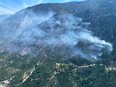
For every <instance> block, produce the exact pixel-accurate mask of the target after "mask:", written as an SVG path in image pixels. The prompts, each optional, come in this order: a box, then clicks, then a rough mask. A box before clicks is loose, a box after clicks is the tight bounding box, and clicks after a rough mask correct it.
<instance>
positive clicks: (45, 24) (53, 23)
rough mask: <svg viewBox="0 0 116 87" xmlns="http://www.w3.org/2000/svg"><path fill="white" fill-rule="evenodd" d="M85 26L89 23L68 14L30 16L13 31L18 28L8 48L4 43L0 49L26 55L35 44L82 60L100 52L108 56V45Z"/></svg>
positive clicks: (93, 57)
mask: <svg viewBox="0 0 116 87" xmlns="http://www.w3.org/2000/svg"><path fill="white" fill-rule="evenodd" d="M27 19H29V20H27ZM88 24H90V23H87V22H85V23H84V22H82V19H81V18H79V17H75V16H73V15H71V14H57V13H53V12H49V13H48V14H46V15H43V14H38V15H35V14H32V13H31V14H30V15H29V16H26V17H25V18H24V21H23V22H22V23H21V25H20V26H21V29H22V30H21V32H20V33H19V32H17V31H18V30H19V29H18V30H17V31H16V33H18V36H14V37H16V38H15V39H13V40H11V42H10V43H9V44H10V46H9V44H8V43H7V46H6V45H5V46H4V47H7V50H9V51H10V50H11V48H12V50H15V51H17V50H18V51H19V50H20V51H21V50H22V51H21V53H22V52H23V51H24V49H29V50H27V51H29V52H30V51H31V48H32V47H33V46H37V47H38V46H39V45H42V46H43V47H50V48H51V49H53V47H57V48H63V47H65V48H67V49H69V50H68V51H66V54H68V53H70V55H71V56H79V57H82V58H86V59H97V58H98V57H100V56H101V55H102V54H103V53H104V52H107V53H110V52H111V51H112V50H113V49H112V45H111V44H110V43H109V42H106V41H104V40H100V39H99V38H98V37H96V36H94V35H93V34H92V33H93V32H91V31H90V30H88V29H87V27H88ZM83 25H84V26H85V27H83ZM24 26H25V27H24ZM9 34H10V33H9ZM14 43H15V44H14ZM17 43H20V45H19V44H18V45H17ZM8 48H10V49H8ZM61 52H62V50H61ZM26 53H28V52H26ZM59 53H60V52H59ZM23 54H24V53H23ZM59 55H60V54H59Z"/></svg>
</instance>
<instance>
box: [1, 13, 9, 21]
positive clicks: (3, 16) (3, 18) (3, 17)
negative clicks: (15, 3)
mask: <svg viewBox="0 0 116 87" xmlns="http://www.w3.org/2000/svg"><path fill="white" fill-rule="evenodd" d="M9 16H11V15H10V14H6V15H0V22H2V21H4V20H5V19H7V18H8V17H9Z"/></svg>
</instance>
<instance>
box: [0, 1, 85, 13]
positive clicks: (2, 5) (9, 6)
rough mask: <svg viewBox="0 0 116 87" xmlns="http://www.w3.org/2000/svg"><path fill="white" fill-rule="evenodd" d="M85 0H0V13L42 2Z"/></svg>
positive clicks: (14, 10) (11, 11)
mask: <svg viewBox="0 0 116 87" xmlns="http://www.w3.org/2000/svg"><path fill="white" fill-rule="evenodd" d="M69 1H84V0H0V14H13V13H14V12H16V11H18V10H21V9H23V8H26V7H29V6H33V5H36V4H40V3H61V2H69Z"/></svg>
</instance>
